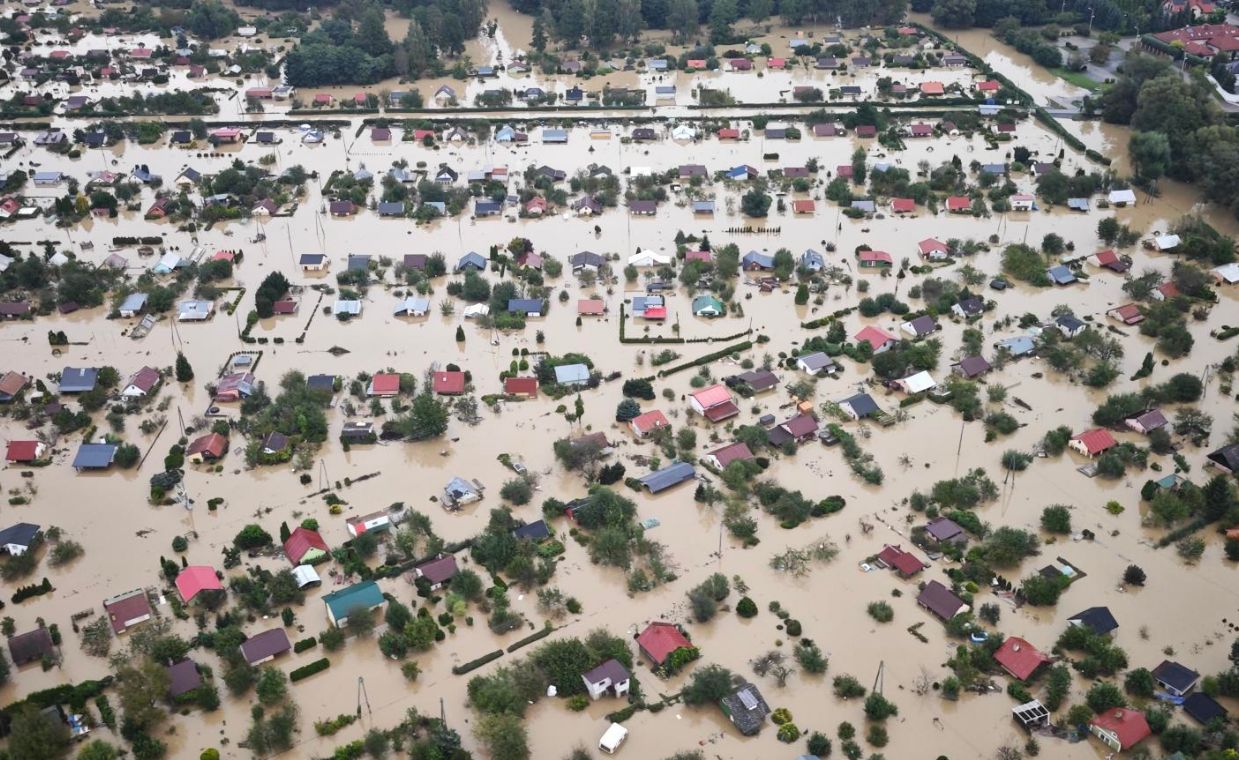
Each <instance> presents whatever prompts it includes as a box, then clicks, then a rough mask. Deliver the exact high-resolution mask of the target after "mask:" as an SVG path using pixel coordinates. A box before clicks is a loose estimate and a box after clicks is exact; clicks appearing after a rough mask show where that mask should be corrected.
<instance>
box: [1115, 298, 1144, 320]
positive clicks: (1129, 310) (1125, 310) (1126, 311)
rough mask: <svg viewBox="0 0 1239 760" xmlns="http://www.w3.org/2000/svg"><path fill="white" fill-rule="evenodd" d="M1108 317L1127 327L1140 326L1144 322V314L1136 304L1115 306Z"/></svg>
mask: <svg viewBox="0 0 1239 760" xmlns="http://www.w3.org/2000/svg"><path fill="white" fill-rule="evenodd" d="M1106 315H1107V316H1109V317H1110V318H1111V319H1117V320H1118V321H1120V322H1122V323H1123V324H1125V325H1138V324H1140V323H1141V322H1143V321H1144V314H1142V313H1141V312H1140V307H1139V306H1138V305H1136V304H1134V303H1127V304H1123V305H1122V306H1115V307H1114V308H1113V309H1111V310H1110V311H1108V312H1106Z"/></svg>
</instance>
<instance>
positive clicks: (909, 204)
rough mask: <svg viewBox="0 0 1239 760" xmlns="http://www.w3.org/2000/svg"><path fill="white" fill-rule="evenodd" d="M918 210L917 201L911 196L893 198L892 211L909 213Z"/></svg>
mask: <svg viewBox="0 0 1239 760" xmlns="http://www.w3.org/2000/svg"><path fill="white" fill-rule="evenodd" d="M915 210H916V201H914V200H912V199H911V198H891V211H893V212H895V213H896V214H907V213H909V212H912V211H915Z"/></svg>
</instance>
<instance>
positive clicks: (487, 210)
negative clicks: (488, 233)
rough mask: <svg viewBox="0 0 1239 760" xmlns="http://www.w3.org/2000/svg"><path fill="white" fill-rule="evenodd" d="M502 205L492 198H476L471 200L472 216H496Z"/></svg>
mask: <svg viewBox="0 0 1239 760" xmlns="http://www.w3.org/2000/svg"><path fill="white" fill-rule="evenodd" d="M502 210H503V207H502V206H501V205H499V203H497V202H495V201H492V200H483V199H482V198H478V199H477V200H475V201H474V202H473V215H474V216H498V215H499V212H500V211H502Z"/></svg>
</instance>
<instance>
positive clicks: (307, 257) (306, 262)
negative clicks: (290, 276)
mask: <svg viewBox="0 0 1239 760" xmlns="http://www.w3.org/2000/svg"><path fill="white" fill-rule="evenodd" d="M326 260H327V256H326V254H322V253H303V254H301V258H300V259H299V260H298V262H297V263H298V264H300V265H301V266H303V267H319V266H322V265H323V262H324V261H326Z"/></svg>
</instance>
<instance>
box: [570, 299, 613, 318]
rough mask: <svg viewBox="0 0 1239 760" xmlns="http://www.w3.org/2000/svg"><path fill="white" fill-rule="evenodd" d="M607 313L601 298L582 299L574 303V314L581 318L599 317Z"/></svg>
mask: <svg viewBox="0 0 1239 760" xmlns="http://www.w3.org/2000/svg"><path fill="white" fill-rule="evenodd" d="M606 311H607V305H606V303H605V302H603V300H602V299H601V298H582V299H581V300H579V301H577V302H576V313H577V314H580V315H581V316H583V317H600V316H602V315H603V314H605V313H606Z"/></svg>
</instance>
